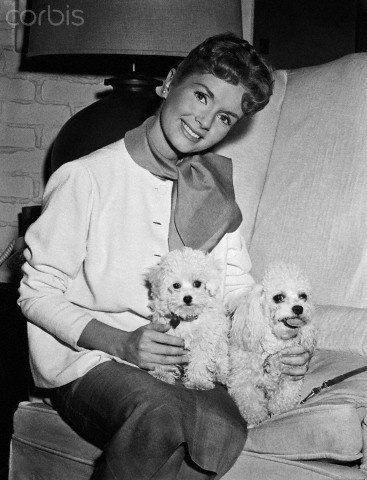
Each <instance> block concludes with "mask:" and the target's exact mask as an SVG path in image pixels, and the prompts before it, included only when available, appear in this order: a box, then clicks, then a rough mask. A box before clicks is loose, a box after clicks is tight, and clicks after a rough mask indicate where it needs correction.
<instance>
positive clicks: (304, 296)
mask: <svg viewBox="0 0 367 480" xmlns="http://www.w3.org/2000/svg"><path fill="white" fill-rule="evenodd" d="M299 298H300V299H301V300H304V301H305V302H306V301H307V295H306V293H300V294H299Z"/></svg>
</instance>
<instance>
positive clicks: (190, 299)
mask: <svg viewBox="0 0 367 480" xmlns="http://www.w3.org/2000/svg"><path fill="white" fill-rule="evenodd" d="M183 301H184V302H185V303H186V305H190V303H191V302H192V296H191V295H186V296H185V297H184V298H183Z"/></svg>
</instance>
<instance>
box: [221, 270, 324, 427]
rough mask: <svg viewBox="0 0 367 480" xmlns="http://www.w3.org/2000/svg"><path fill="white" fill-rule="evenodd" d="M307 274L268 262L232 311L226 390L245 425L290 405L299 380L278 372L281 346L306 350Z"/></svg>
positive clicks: (311, 336)
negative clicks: (263, 270)
mask: <svg viewBox="0 0 367 480" xmlns="http://www.w3.org/2000/svg"><path fill="white" fill-rule="evenodd" d="M312 312H313V303H312V298H311V287H310V283H309V281H308V279H307V278H306V277H305V276H304V275H303V274H302V273H301V272H300V271H299V270H298V268H297V267H296V266H295V265H290V264H285V263H278V264H273V265H270V266H269V268H268V270H267V271H266V273H265V276H264V278H263V280H262V282H261V284H256V285H255V286H254V287H253V289H252V291H251V292H250V293H249V294H248V295H247V296H246V297H245V298H244V299H243V301H242V303H241V304H240V305H239V307H238V308H237V310H236V311H235V313H234V316H233V323H232V329H231V332H230V346H229V357H230V372H229V376H228V382H227V386H228V391H229V393H230V395H231V396H232V397H233V399H234V400H235V402H236V404H237V405H238V407H239V409H240V412H241V414H242V416H243V417H244V418H245V420H247V422H248V423H249V424H251V425H256V424H259V423H260V422H262V421H264V420H266V419H268V418H269V417H270V416H272V415H276V414H279V413H281V412H284V411H286V410H288V409H290V408H292V407H294V406H295V404H296V403H297V401H298V400H299V395H300V389H301V387H302V380H298V381H294V380H292V379H291V378H290V377H289V376H288V375H284V374H282V373H281V368H280V367H281V362H280V356H281V352H282V350H284V349H285V348H287V347H290V346H293V345H303V346H304V347H305V349H306V350H308V351H310V352H311V353H312V351H313V350H314V347H315V342H316V330H315V328H314V326H313V325H312V322H311V318H312Z"/></svg>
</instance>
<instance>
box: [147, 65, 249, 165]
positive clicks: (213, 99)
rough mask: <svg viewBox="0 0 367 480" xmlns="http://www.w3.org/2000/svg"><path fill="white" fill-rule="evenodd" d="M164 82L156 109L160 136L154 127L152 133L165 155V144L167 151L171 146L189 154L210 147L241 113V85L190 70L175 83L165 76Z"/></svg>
mask: <svg viewBox="0 0 367 480" xmlns="http://www.w3.org/2000/svg"><path fill="white" fill-rule="evenodd" d="M166 85H167V86H168V87H169V90H168V93H166V95H164V96H165V100H164V102H163V105H162V108H161V113H160V129H161V134H162V135H163V137H161V138H159V132H158V131H157V129H154V130H153V131H152V134H154V133H155V143H156V146H157V148H158V149H160V150H161V153H162V154H163V155H166V156H168V158H170V157H169V155H167V153H168V149H166V150H164V149H165V147H169V148H171V154H172V150H173V151H175V152H176V153H177V152H178V153H181V154H191V153H196V152H200V151H203V150H207V149H210V148H211V147H213V146H214V145H216V144H217V143H218V142H219V141H220V140H222V139H223V138H224V137H225V136H226V135H227V133H228V132H229V130H230V129H231V128H232V127H233V125H234V124H235V123H236V122H237V121H238V120H239V119H240V118H241V117H242V116H243V112H242V108H241V99H242V95H243V94H244V92H245V89H244V88H243V86H242V85H232V84H230V83H228V82H226V81H224V80H221V79H219V78H217V77H215V76H214V75H212V74H210V73H204V74H201V73H194V74H192V75H190V76H188V77H186V78H184V79H183V80H182V81H180V82H178V83H177V84H175V83H173V84H171V81H170V80H168V79H167V80H166ZM157 140H158V142H157ZM165 142H166V146H165V145H164V143H165ZM167 143H168V145H167Z"/></svg>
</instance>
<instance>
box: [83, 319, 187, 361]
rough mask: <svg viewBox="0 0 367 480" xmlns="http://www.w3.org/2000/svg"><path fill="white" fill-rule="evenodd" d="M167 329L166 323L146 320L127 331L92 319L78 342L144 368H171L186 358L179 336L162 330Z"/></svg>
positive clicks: (85, 346) (90, 348) (168, 327)
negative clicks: (146, 321)
mask: <svg viewBox="0 0 367 480" xmlns="http://www.w3.org/2000/svg"><path fill="white" fill-rule="evenodd" d="M169 329H170V326H169V325H162V324H159V323H149V324H148V325H144V326H142V327H140V328H138V329H136V330H133V331H132V332H126V331H124V330H119V329H118V328H114V327H111V326H109V325H106V324H105V323H102V322H100V321H98V320H96V319H93V320H91V321H90V322H89V323H88V324H87V325H86V327H85V328H84V330H83V331H82V333H81V335H80V338H79V340H78V346H79V347H82V348H87V349H89V350H101V351H102V352H106V353H108V354H110V355H113V356H115V357H119V358H121V359H122V360H126V361H127V362H130V363H133V364H134V365H137V366H138V367H140V368H144V369H146V370H153V369H154V368H155V367H156V366H158V365H160V366H165V367H166V368H167V370H170V369H172V368H173V366H174V365H177V364H181V363H185V362H187V357H186V355H185V354H186V353H187V352H186V350H185V348H184V341H183V339H182V338H180V337H175V336H174V335H168V334H167V333H165V332H167V331H168V330H169Z"/></svg>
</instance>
